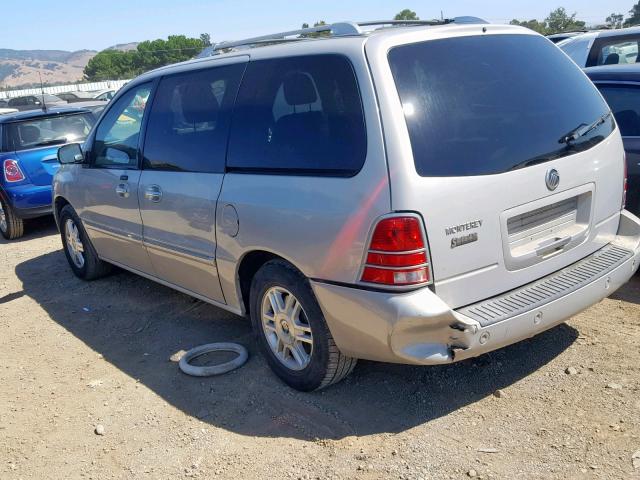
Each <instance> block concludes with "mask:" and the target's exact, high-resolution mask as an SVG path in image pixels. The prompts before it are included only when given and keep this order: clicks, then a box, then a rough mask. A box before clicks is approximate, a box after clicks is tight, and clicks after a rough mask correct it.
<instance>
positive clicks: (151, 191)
mask: <svg viewBox="0 0 640 480" xmlns="http://www.w3.org/2000/svg"><path fill="white" fill-rule="evenodd" d="M144 198H146V199H147V200H149V201H151V202H155V203H158V202H159V201H160V200H162V189H161V188H160V186H158V185H151V186H149V187H147V189H146V190H145V191H144Z"/></svg>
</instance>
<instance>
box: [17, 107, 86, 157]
mask: <svg viewBox="0 0 640 480" xmlns="http://www.w3.org/2000/svg"><path fill="white" fill-rule="evenodd" d="M94 122H95V119H94V117H93V115H91V114H90V113H81V114H74V115H65V116H55V117H45V118H34V119H31V120H25V121H23V122H19V123H18V122H16V123H10V124H8V125H7V131H8V137H9V144H10V146H11V149H12V150H26V149H28V148H37V147H44V146H46V145H62V144H64V143H69V142H81V141H83V140H84V139H85V138H87V135H88V134H89V132H90V131H91V127H92V126H93V124H94Z"/></svg>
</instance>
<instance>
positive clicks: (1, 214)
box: [0, 199, 24, 240]
mask: <svg viewBox="0 0 640 480" xmlns="http://www.w3.org/2000/svg"><path fill="white" fill-rule="evenodd" d="M0 233H2V236H3V237H4V238H6V239H7V240H15V239H16V238H20V237H21V236H22V235H24V222H23V221H22V219H21V218H18V217H17V216H16V214H15V212H14V211H13V208H11V206H10V205H8V204H7V203H5V202H4V200H2V199H0Z"/></svg>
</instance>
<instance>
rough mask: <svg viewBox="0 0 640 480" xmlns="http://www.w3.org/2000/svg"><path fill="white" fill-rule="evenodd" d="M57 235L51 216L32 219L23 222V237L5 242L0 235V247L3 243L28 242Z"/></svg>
mask: <svg viewBox="0 0 640 480" xmlns="http://www.w3.org/2000/svg"><path fill="white" fill-rule="evenodd" d="M57 233H58V228H57V227H56V222H55V220H54V219H53V215H48V216H46V217H38V218H32V219H29V220H25V221H24V236H22V237H20V238H17V239H15V240H7V239H5V238H4V237H3V236H2V235H0V245H2V244H4V243H16V242H28V241H29V240H33V239H36V238H41V237H46V236H48V235H53V234H57Z"/></svg>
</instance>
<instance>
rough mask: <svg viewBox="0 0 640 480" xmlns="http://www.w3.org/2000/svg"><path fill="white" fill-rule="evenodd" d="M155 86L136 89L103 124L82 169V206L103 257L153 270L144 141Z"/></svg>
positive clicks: (84, 218)
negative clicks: (142, 190)
mask: <svg viewBox="0 0 640 480" xmlns="http://www.w3.org/2000/svg"><path fill="white" fill-rule="evenodd" d="M150 91H151V85H150V84H144V85H141V86H139V87H137V88H133V89H131V90H130V91H128V92H127V93H126V94H125V95H124V96H122V97H120V99H119V100H117V102H116V103H115V104H114V105H113V106H112V107H111V108H110V109H109V111H108V112H107V113H106V114H105V116H104V117H103V119H102V121H101V122H100V124H99V125H98V126H97V130H96V134H95V137H94V139H93V142H92V144H91V147H90V150H89V152H88V153H87V155H88V160H89V162H88V164H87V165H86V166H85V167H84V168H83V169H82V170H81V172H80V174H79V181H80V182H82V186H83V188H82V190H83V192H84V195H85V198H84V201H83V202H82V203H83V208H82V209H80V210H79V212H78V213H79V215H80V218H81V219H82V223H83V224H84V226H85V228H86V230H87V232H88V234H89V236H90V237H91V241H92V243H93V245H94V247H95V248H96V251H97V252H98V255H99V256H100V257H101V258H104V259H105V260H108V261H111V262H114V263H118V264H121V265H123V266H126V267H129V268H132V269H134V270H138V271H140V272H143V273H147V274H153V267H152V265H151V261H150V260H149V256H148V254H147V252H146V249H145V248H144V245H143V243H142V220H141V219H140V210H139V205H138V183H139V181H140V168H139V162H138V152H139V145H138V144H139V136H140V128H141V125H142V118H143V116H144V113H145V110H146V101H147V98H148V96H149V92H150Z"/></svg>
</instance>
